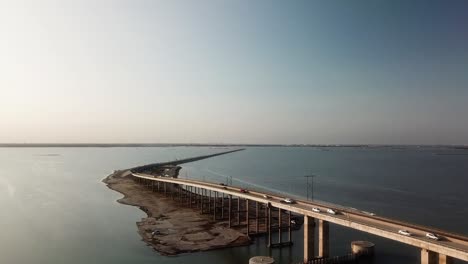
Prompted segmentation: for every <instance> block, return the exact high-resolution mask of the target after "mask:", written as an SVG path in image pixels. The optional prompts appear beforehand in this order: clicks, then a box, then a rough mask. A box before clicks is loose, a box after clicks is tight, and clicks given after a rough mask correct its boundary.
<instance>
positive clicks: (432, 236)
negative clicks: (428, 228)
mask: <svg viewBox="0 0 468 264" xmlns="http://www.w3.org/2000/svg"><path fill="white" fill-rule="evenodd" d="M426 237H427V238H430V239H433V240H439V236H437V235H436V234H433V233H426Z"/></svg>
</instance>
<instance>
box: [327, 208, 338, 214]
mask: <svg viewBox="0 0 468 264" xmlns="http://www.w3.org/2000/svg"><path fill="white" fill-rule="evenodd" d="M327 213H329V214H332V215H334V214H336V211H335V210H333V209H327Z"/></svg>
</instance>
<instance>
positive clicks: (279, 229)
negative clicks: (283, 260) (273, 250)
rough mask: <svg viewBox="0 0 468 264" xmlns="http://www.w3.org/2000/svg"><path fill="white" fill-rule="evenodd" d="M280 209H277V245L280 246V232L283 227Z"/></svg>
mask: <svg viewBox="0 0 468 264" xmlns="http://www.w3.org/2000/svg"><path fill="white" fill-rule="evenodd" d="M281 214H282V212H281V208H278V244H281V233H283V232H282V231H283V230H282V226H283V223H282V222H283V221H282V218H281Z"/></svg>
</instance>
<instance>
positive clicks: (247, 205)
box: [245, 199, 250, 236]
mask: <svg viewBox="0 0 468 264" xmlns="http://www.w3.org/2000/svg"><path fill="white" fill-rule="evenodd" d="M245 212H246V213H245V222H246V223H247V232H246V234H247V236H248V235H249V234H250V219H249V199H245Z"/></svg>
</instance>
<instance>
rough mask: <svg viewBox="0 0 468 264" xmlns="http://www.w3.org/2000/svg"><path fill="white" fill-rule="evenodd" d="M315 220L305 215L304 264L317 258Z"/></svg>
mask: <svg viewBox="0 0 468 264" xmlns="http://www.w3.org/2000/svg"><path fill="white" fill-rule="evenodd" d="M314 242H315V219H314V218H312V217H310V216H307V215H304V263H307V261H309V260H311V259H313V258H314V256H315V252H314V251H315V243H314Z"/></svg>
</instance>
